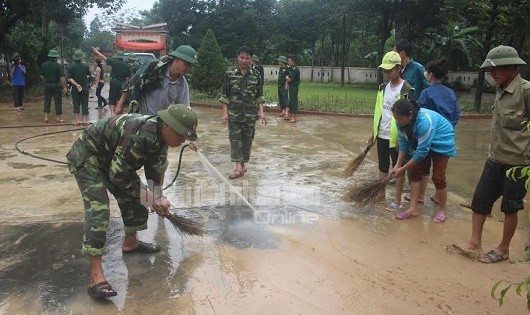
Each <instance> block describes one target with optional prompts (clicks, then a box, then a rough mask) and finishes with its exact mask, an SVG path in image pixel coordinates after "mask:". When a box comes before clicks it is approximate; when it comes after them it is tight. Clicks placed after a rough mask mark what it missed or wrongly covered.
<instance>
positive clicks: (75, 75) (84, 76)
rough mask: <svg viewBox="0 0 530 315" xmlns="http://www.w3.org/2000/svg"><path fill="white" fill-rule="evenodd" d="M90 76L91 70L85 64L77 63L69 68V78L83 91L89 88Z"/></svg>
mask: <svg viewBox="0 0 530 315" xmlns="http://www.w3.org/2000/svg"><path fill="white" fill-rule="evenodd" d="M89 76H90V68H89V67H88V66H87V65H86V64H84V63H81V62H79V61H76V62H74V63H73V64H71V65H70V67H68V78H69V79H74V80H75V82H77V83H78V84H79V85H81V86H82V87H83V89H85V88H86V87H87V86H88V77H89Z"/></svg>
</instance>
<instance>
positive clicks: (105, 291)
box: [87, 281, 118, 299]
mask: <svg viewBox="0 0 530 315" xmlns="http://www.w3.org/2000/svg"><path fill="white" fill-rule="evenodd" d="M87 291H88V295H90V296H91V297H93V298H95V299H104V298H108V297H112V296H116V295H118V292H116V291H114V290H113V289H112V287H111V286H110V284H109V283H108V282H107V281H103V282H100V283H96V284H94V285H93V286H91V287H88V289H87Z"/></svg>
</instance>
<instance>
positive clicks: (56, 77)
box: [41, 49, 66, 123]
mask: <svg viewBox="0 0 530 315" xmlns="http://www.w3.org/2000/svg"><path fill="white" fill-rule="evenodd" d="M48 58H49V60H48V61H46V62H44V63H43V64H42V69H41V72H42V78H43V79H44V122H45V123H48V114H49V113H50V105H51V101H52V97H53V100H54V103H55V115H56V116H57V117H56V119H57V122H58V123H64V120H63V96H62V94H61V87H62V88H63V91H64V93H65V94H66V79H65V76H64V69H63V67H62V66H61V65H60V64H58V63H57V58H59V54H58V53H57V51H56V50H54V49H52V50H50V52H49V53H48Z"/></svg>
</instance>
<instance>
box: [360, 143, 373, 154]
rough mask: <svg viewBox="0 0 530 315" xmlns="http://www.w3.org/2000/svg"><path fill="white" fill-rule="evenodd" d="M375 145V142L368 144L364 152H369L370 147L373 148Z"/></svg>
mask: <svg viewBox="0 0 530 315" xmlns="http://www.w3.org/2000/svg"><path fill="white" fill-rule="evenodd" d="M373 145H374V142H372V143H370V144H369V145H367V146H366V148H364V151H363V154H367V153H368V151H370V149H371V148H372V146H373Z"/></svg>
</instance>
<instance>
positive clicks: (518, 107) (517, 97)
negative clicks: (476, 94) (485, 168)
mask: <svg viewBox="0 0 530 315" xmlns="http://www.w3.org/2000/svg"><path fill="white" fill-rule="evenodd" d="M493 106H494V107H493V120H492V122H491V142H490V151H489V158H490V159H492V160H493V161H495V162H497V163H502V164H508V165H529V164H530V130H528V127H527V124H528V121H530V82H529V81H526V80H523V79H522V78H521V76H520V75H519V74H518V75H517V76H516V77H515V78H514V79H513V80H512V82H510V84H509V85H508V86H507V87H506V88H505V89H504V90H500V89H498V90H497V95H496V97H495V103H494V104H493Z"/></svg>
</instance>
